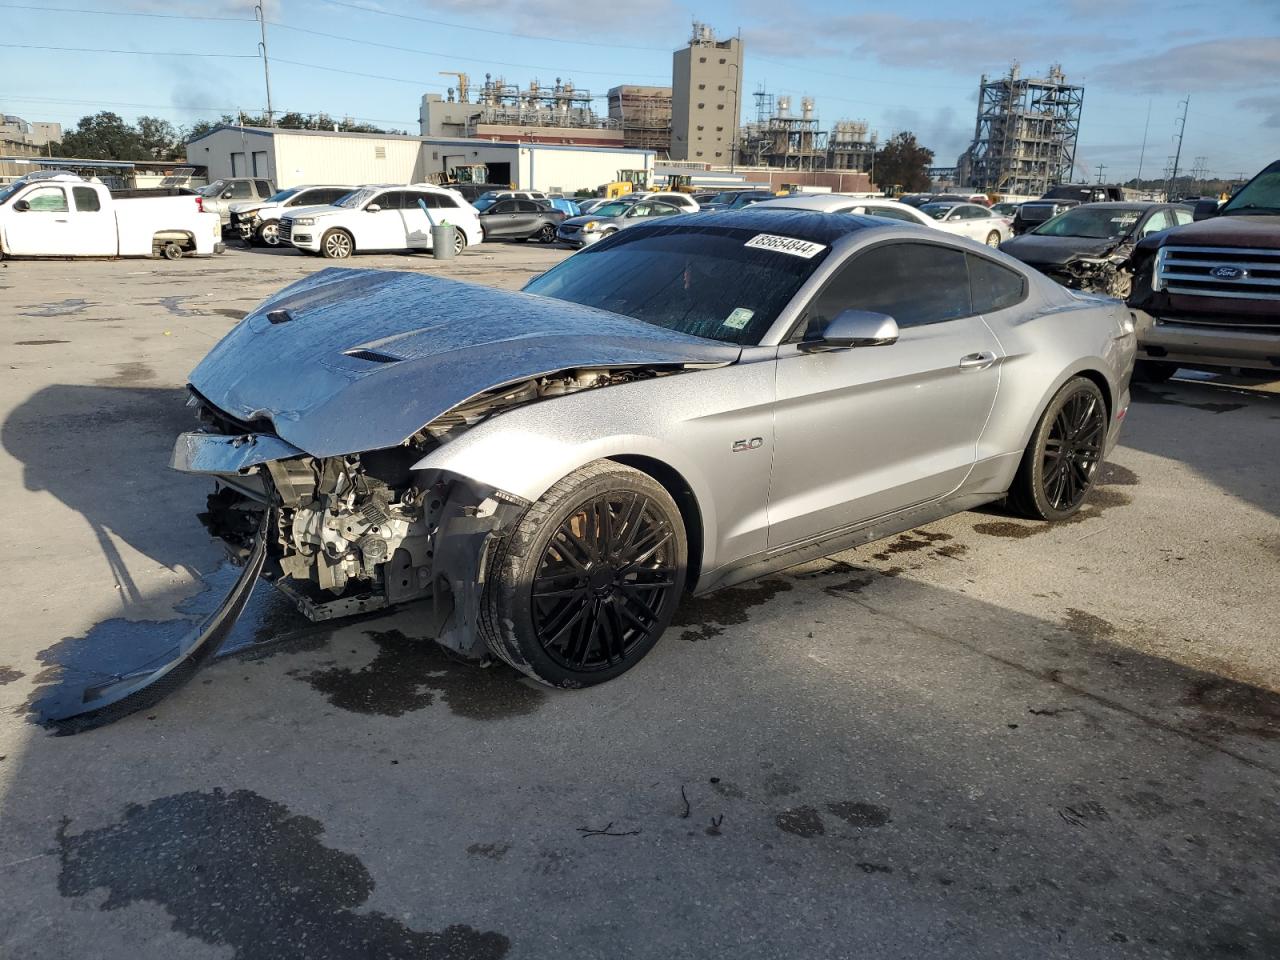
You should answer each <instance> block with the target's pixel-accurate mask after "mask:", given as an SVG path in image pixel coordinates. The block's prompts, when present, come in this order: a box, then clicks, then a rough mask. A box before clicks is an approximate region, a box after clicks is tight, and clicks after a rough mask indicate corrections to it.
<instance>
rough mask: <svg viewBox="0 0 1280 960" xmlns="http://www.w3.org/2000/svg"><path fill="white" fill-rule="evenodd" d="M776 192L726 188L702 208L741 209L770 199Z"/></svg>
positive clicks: (710, 209) (709, 209)
mask: <svg viewBox="0 0 1280 960" xmlns="http://www.w3.org/2000/svg"><path fill="white" fill-rule="evenodd" d="M775 196H777V194H775V193H771V192H769V191H768V190H728V191H725V192H724V193H722V194H720V195H719V196H718V197H717V198H716V199H714V200H712V201H710V202H709V203H704V204H703V205H702V209H703V210H708V211H712V210H741V209H742V208H743V207H749V206H751V205H752V204H753V203H760V202H761V201H762V200H772V199H773V198H774V197H775Z"/></svg>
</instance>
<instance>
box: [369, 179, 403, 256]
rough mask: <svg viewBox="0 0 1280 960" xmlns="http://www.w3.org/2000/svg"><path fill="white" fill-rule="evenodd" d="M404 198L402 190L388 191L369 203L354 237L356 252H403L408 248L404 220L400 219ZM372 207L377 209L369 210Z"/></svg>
mask: <svg viewBox="0 0 1280 960" xmlns="http://www.w3.org/2000/svg"><path fill="white" fill-rule="evenodd" d="M404 196H405V191H403V190H388V191H386V192H385V193H381V194H379V195H378V196H376V197H374V198H373V199H372V200H370V201H369V203H368V204H367V205H366V206H365V208H364V216H363V217H362V219H361V222H360V233H359V234H358V235H357V236H356V249H357V250H404V249H406V248H407V247H408V245H409V241H408V239H407V236H406V234H405V228H404V220H402V219H401V217H400V212H401V206H402V205H403V203H404ZM374 206H376V207H377V208H378V209H377V210H370V209H369V207H374Z"/></svg>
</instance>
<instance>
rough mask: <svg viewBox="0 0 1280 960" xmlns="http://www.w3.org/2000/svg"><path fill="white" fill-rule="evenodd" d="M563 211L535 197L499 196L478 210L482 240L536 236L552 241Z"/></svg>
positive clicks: (548, 241) (538, 238) (521, 238)
mask: <svg viewBox="0 0 1280 960" xmlns="http://www.w3.org/2000/svg"><path fill="white" fill-rule="evenodd" d="M564 219H565V215H564V214H563V213H562V212H561V211H559V210H555V209H553V208H552V207H551V206H550V205H549V204H545V203H538V202H537V201H536V200H499V201H498V202H497V203H495V204H493V205H492V206H488V207H485V208H484V209H483V210H481V211H480V228H481V229H482V230H483V231H484V238H485V239H486V240H540V241H541V242H542V243H554V242H555V239H556V228H557V227H559V226H560V224H561V223H563V222H564Z"/></svg>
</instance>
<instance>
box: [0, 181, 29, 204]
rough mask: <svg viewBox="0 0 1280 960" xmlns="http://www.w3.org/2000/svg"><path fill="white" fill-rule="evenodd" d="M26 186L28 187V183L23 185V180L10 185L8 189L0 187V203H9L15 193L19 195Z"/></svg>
mask: <svg viewBox="0 0 1280 960" xmlns="http://www.w3.org/2000/svg"><path fill="white" fill-rule="evenodd" d="M26 185H27V184H26V183H23V182H22V181H21V180H18V181H16V182H14V183H11V184H9V185H8V186H7V187H0V203H5V202H6V201H8V199H9V198H10V197H12V196H13V195H14V194H15V193H17V192H18V191H19V190H21V189H22V188H23V187H25V186H26Z"/></svg>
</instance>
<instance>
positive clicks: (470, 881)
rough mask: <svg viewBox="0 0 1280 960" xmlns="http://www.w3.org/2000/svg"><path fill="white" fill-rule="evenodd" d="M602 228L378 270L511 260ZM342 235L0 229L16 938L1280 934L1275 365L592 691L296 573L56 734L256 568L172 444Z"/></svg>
mask: <svg viewBox="0 0 1280 960" xmlns="http://www.w3.org/2000/svg"><path fill="white" fill-rule="evenodd" d="M567 252H568V251H566V250H562V249H558V248H555V247H546V246H540V245H536V244H510V245H498V244H485V245H483V246H480V247H476V248H473V249H471V250H469V251H467V253H466V254H465V255H464V256H462V257H461V258H459V259H457V260H455V261H451V262H437V261H433V260H431V259H430V258H429V257H426V256H366V257H359V258H356V259H354V260H352V261H348V263H349V265H350V266H354V267H381V268H391V269H404V270H414V271H427V272H432V273H439V274H441V275H444V276H449V277H455V278H457V279H460V280H466V281H469V282H474V283H483V284H491V285H499V286H504V287H513V288H514V287H518V286H520V285H521V284H523V283H524V282H525V280H527V279H528V278H529V277H530V276H531V275H533V274H535V273H538V272H540V271H542V270H545V269H547V267H549V266H550V265H552V264H554V263H555V262H558V261H559V260H560V259H561V258H562V257H564V256H565V255H567ZM327 266H328V264H327V263H326V262H325V261H322V260H320V259H317V258H312V257H305V256H301V255H298V254H297V253H295V252H293V251H260V250H255V251H246V250H243V249H240V248H238V247H234V246H233V247H232V249H231V250H230V251H229V252H228V253H226V254H225V255H223V256H221V257H216V258H213V259H211V260H191V259H184V260H181V261H177V262H172V263H170V262H162V261H151V260H132V261H115V262H112V261H88V262H74V261H48V262H20V261H10V262H6V263H3V264H0V325H2V329H0V344H3V355H4V358H5V360H4V363H5V371H4V374H5V375H4V377H3V378H2V379H0V447H2V453H0V489H3V491H4V497H3V500H2V504H3V505H2V507H0V517H3V521H4V523H3V529H4V531H5V532H6V534H7V538H6V539H7V549H5V550H4V551H3V554H2V555H0V573H2V574H3V582H4V583H5V584H6V586H7V591H8V598H7V602H6V603H5V604H4V610H5V616H4V625H5V630H4V631H3V632H2V633H0V706H3V710H0V811H2V815H0V896H3V902H4V904H5V909H4V911H3V912H0V956H9V957H14V958H23V960H45V958H82V957H92V956H131V957H137V958H140V960H142V958H147V960H149V958H156V960H160V958H164V960H168V958H172V957H183V958H193V960H195V958H205V957H207V958H223V960H225V958H236V960H284V958H298V960H303V958H307V960H316V958H332V960H340V958H341V960H345V958H354V957H377V958H420V957H427V958H444V957H450V958H486V960H488V958H499V957H511V958H542V957H575V958H579V957H582V958H587V957H590V958H594V957H600V958H606V957H607V958H615V957H618V956H635V957H655V958H656V957H661V958H672V957H709V956H730V957H786V958H804V957H841V958H844V957H848V958H871V957H875V958H880V957H903V958H908V957H910V958H920V957H966V958H968V957H972V958H984V960H985V958H1038V960H1042V958H1072V960H1080V958H1093V957H1126V958H1128V957H1153V958H1154V957H1178V958H1182V957H1186V958H1201V957H1254V958H1274V957H1276V956H1280V790H1278V789H1277V788H1278V787H1280V643H1278V642H1277V639H1276V638H1277V621H1278V620H1280V617H1278V614H1280V600H1278V599H1277V598H1278V597H1280V523H1278V522H1277V517H1278V516H1280V474H1277V471H1276V468H1275V452H1274V451H1275V449H1276V443H1277V440H1278V439H1280V384H1265V383H1260V382H1258V381H1246V380H1236V379H1233V378H1230V377H1210V376H1190V377H1185V378H1179V379H1175V380H1173V381H1171V382H1170V383H1168V384H1162V385H1159V386H1154V387H1137V388H1135V392H1134V405H1133V407H1132V409H1131V410H1130V413H1129V416H1128V420H1127V423H1126V426H1125V432H1124V434H1123V436H1122V438H1121V445H1120V447H1119V448H1118V449H1117V451H1116V453H1115V455H1114V457H1113V458H1112V461H1111V463H1110V464H1108V466H1107V467H1106V468H1105V472H1104V481H1103V485H1102V486H1101V487H1099V488H1098V489H1097V490H1095V492H1094V494H1093V497H1092V500H1091V502H1090V504H1089V505H1088V506H1087V507H1086V509H1085V510H1084V511H1083V512H1082V513H1080V514H1079V515H1078V516H1077V517H1076V518H1073V520H1072V521H1071V522H1068V523H1065V524H1062V525H1060V526H1056V527H1052V528H1050V527H1048V526H1047V525H1042V524H1036V523H1031V522H1029V521H1024V520H1019V519H1014V518H1012V517H1010V516H1007V515H1005V514H1003V513H1001V512H1000V511H999V510H996V509H989V510H985V509H984V510H982V511H977V512H971V513H966V514H961V515H959V516H955V517H952V518H949V519H947V520H944V521H940V522H937V523H932V524H929V525H928V526H927V527H925V528H922V529H918V530H915V531H912V532H910V533H907V534H903V535H901V536H898V537H895V538H893V539H891V540H889V541H885V542H881V543H877V544H872V545H870V546H867V547H864V548H862V549H859V550H857V551H850V552H848V553H844V554H840V555H838V556H835V557H832V558H829V559H827V560H823V561H818V562H815V563H811V564H808V565H806V566H803V567H799V568H795V569H793V570H790V571H788V572H786V573H784V574H781V575H775V576H772V577H769V578H768V579H766V580H764V581H761V582H758V583H754V584H748V585H745V586H742V587H736V588H731V589H728V590H724V591H721V592H720V593H717V594H713V595H711V596H708V597H705V598H702V599H698V600H692V601H688V602H686V603H685V605H684V606H683V607H682V609H681V611H680V612H679V613H678V615H677V625H676V626H674V627H673V628H672V629H671V630H670V631H669V632H668V634H667V635H666V637H665V638H664V640H663V641H662V642H661V643H660V644H659V646H658V647H657V648H656V649H655V650H654V652H653V653H652V654H651V655H650V656H648V657H647V658H646V659H645V660H644V661H643V662H642V663H640V664H639V666H637V667H636V668H635V669H634V670H631V671H630V672H628V673H626V674H625V675H624V676H622V677H621V678H619V679H617V680H615V681H613V682H610V683H607V684H604V685H602V686H598V687H594V688H591V689H588V690H585V691H579V692H558V691H551V690H549V689H545V688H541V687H538V686H537V685H535V684H533V683H531V682H530V681H528V680H525V679H520V678H518V676H517V675H516V674H515V673H514V672H513V671H510V670H507V669H505V668H498V667H493V668H489V669H487V670H481V669H478V668H475V667H471V666H466V665H462V664H459V663H456V662H454V661H452V660H450V659H448V658H447V657H445V656H444V655H443V654H442V653H441V652H440V651H439V649H438V648H436V647H435V646H434V645H433V644H432V643H431V642H430V641H427V640H424V639H422V637H423V634H424V632H425V626H424V624H423V623H422V619H421V613H420V611H415V610H414V609H412V608H408V609H404V610H400V611H397V612H393V613H391V614H384V615H378V616H369V617H366V618H364V619H360V620H358V621H353V622H347V623H342V624H338V625H334V624H311V623H308V622H307V621H305V620H304V619H303V618H302V617H301V615H299V614H297V613H295V612H294V611H293V610H292V609H291V608H290V607H289V605H288V604H287V603H286V602H285V601H284V600H283V598H280V597H278V596H277V595H276V594H275V593H274V592H273V591H271V590H270V588H269V587H267V586H262V587H260V589H259V592H258V594H257V595H256V597H255V599H254V602H253V605H252V608H251V611H250V614H249V615H247V616H246V617H245V618H244V619H243V620H242V621H241V622H240V624H239V625H238V626H237V628H236V631H235V633H234V635H233V636H232V638H231V641H230V643H229V647H228V649H227V650H226V651H225V652H224V655H223V656H221V657H220V659H219V660H218V661H217V662H216V663H214V664H213V665H212V666H211V667H209V668H207V669H206V670H205V671H204V672H203V673H201V674H200V675H198V676H197V678H196V679H195V680H194V681H193V682H192V683H191V684H190V685H189V686H187V687H186V688H184V689H183V690H181V691H180V692H179V693H178V694H176V695H175V696H173V697H171V698H170V699H168V700H166V701H164V702H163V703H161V704H159V705H158V706H157V707H155V708H154V709H151V710H149V711H147V712H144V713H141V714H136V715H134V716H132V717H129V718H127V719H124V720H122V721H120V722H118V723H116V724H114V725H112V726H108V727H104V728H102V729H99V730H95V731H91V732H88V733H84V734H81V735H78V736H70V737H59V736H54V735H53V734H51V733H50V732H48V731H46V730H44V729H43V728H41V727H40V726H39V725H37V724H36V723H35V722H33V718H34V717H35V716H36V715H37V714H38V705H39V704H40V703H41V702H44V701H46V700H47V699H48V698H51V697H57V696H59V695H60V694H62V693H64V692H65V690H66V689H68V688H71V687H74V685H75V680H76V678H77V677H80V678H83V677H85V676H87V675H91V674H92V673H93V672H95V671H102V670H109V669H111V668H112V665H113V664H115V665H119V664H121V663H125V664H135V663H137V662H139V661H140V660H142V659H145V656H146V653H147V651H151V650H158V649H163V646H164V644H165V641H166V639H167V638H172V637H173V636H174V635H175V634H177V633H179V632H181V631H182V629H183V627H184V626H186V625H187V624H189V623H190V622H191V621H192V620H194V619H196V618H198V617H199V616H200V615H202V614H203V613H206V612H208V611H210V610H211V609H212V608H213V607H214V606H215V605H216V604H217V602H218V601H219V600H220V599H221V597H222V595H223V593H224V592H225V591H226V590H227V589H228V587H229V586H230V583H231V582H232V581H233V580H234V578H235V571H234V569H233V568H231V567H230V566H229V565H228V564H227V563H226V562H225V559H224V554H223V551H222V549H221V547H220V546H219V545H217V544H216V543H214V542H213V541H212V540H211V539H210V538H209V536H208V535H207V534H206V532H205V530H204V528H203V527H202V526H201V524H200V523H199V522H198V520H197V518H196V514H197V513H198V512H199V511H200V510H202V509H203V508H204V497H205V494H206V492H207V489H206V484H204V483H202V482H201V481H200V480H198V479H193V478H192V477H189V476H184V475H180V474H177V473H175V472H173V471H171V470H169V469H168V467H167V463H168V457H169V452H170V449H171V447H172V442H173V438H174V435H175V434H176V433H178V432H179V431H180V430H183V429H187V428H188V426H189V424H190V423H191V411H190V410H189V409H187V408H186V407H185V406H184V399H185V397H184V392H183V384H184V382H185V377H186V374H187V372H188V371H189V370H190V369H191V368H192V367H193V366H194V365H195V364H196V363H197V361H198V360H199V359H200V358H201V357H202V356H203V355H204V353H205V352H206V351H207V350H208V349H209V348H210V347H211V346H212V345H213V344H214V343H215V342H216V341H217V340H218V339H219V337H221V336H222V334H224V333H225V332H226V331H227V330H228V329H230V328H231V327H232V326H233V325H234V324H235V323H236V322H237V320H238V319H239V318H240V317H242V316H243V315H244V314H245V313H246V312H247V311H249V310H250V309H252V307H253V306H254V305H255V304H256V303H257V302H258V301H260V300H261V299H262V298H263V297H264V296H266V295H267V294H268V293H270V292H272V291H274V290H277V289H279V288H280V287H282V286H284V285H285V284H287V283H289V282H291V281H292V280H294V279H297V278H299V277H301V276H304V275H306V274H307V273H309V272H312V271H315V270H318V269H323V268H325V267H327ZM620 944H626V947H625V948H622V947H620V946H619V945H620Z"/></svg>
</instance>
